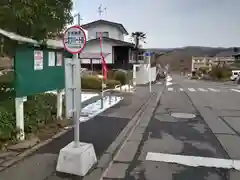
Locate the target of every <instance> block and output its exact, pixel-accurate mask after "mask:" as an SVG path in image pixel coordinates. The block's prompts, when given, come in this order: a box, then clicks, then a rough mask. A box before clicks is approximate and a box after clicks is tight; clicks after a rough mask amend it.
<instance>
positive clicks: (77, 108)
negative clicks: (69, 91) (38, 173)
mask: <svg viewBox="0 0 240 180" xmlns="http://www.w3.org/2000/svg"><path fill="white" fill-rule="evenodd" d="M80 69H81V68H80V61H79V59H78V55H77V54H73V68H72V71H73V73H72V74H73V90H74V91H73V92H74V93H73V97H74V99H73V102H74V103H73V104H74V111H73V118H74V122H75V123H74V125H75V128H74V142H75V147H79V125H80V120H79V118H80V112H81V82H80V81H81V78H80V73H81V71H80Z"/></svg>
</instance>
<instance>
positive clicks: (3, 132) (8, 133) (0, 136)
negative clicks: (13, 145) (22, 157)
mask: <svg viewBox="0 0 240 180" xmlns="http://www.w3.org/2000/svg"><path fill="white" fill-rule="evenodd" d="M16 134H17V130H16V120H15V115H14V113H13V112H8V111H6V110H1V111H0V142H6V141H8V140H13V139H15V138H16ZM0 145H1V143H0Z"/></svg>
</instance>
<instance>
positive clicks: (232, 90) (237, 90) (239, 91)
mask: <svg viewBox="0 0 240 180" xmlns="http://www.w3.org/2000/svg"><path fill="white" fill-rule="evenodd" d="M231 90H232V91H235V92H240V90H237V89H231Z"/></svg>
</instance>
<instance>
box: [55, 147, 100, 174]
mask: <svg viewBox="0 0 240 180" xmlns="http://www.w3.org/2000/svg"><path fill="white" fill-rule="evenodd" d="M96 163H97V157H96V154H95V150H94V147H93V145H92V144H88V143H82V142H80V143H79V146H78V147H76V146H75V143H74V142H71V143H70V144H68V145H67V146H66V147H64V148H63V149H61V151H60V153H59V157H58V162H57V167H56V170H57V171H58V172H63V173H68V174H73V175H78V176H85V175H86V174H87V173H88V171H89V170H90V169H91V168H92V166H93V165H94V164H96Z"/></svg>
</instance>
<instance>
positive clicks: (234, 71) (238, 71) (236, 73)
mask: <svg viewBox="0 0 240 180" xmlns="http://www.w3.org/2000/svg"><path fill="white" fill-rule="evenodd" d="M239 74H240V70H232V75H231V76H230V80H232V81H236V79H237V77H238V75H239Z"/></svg>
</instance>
